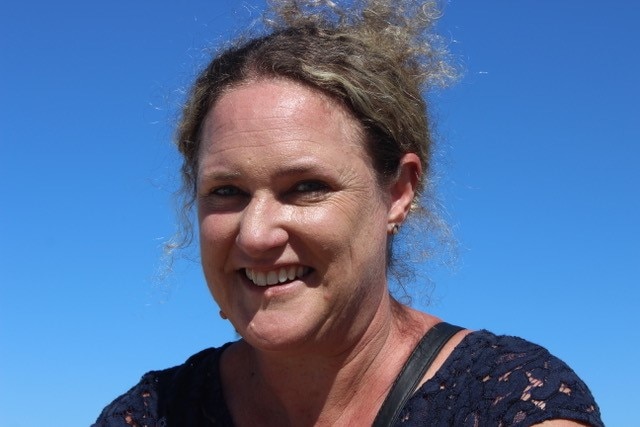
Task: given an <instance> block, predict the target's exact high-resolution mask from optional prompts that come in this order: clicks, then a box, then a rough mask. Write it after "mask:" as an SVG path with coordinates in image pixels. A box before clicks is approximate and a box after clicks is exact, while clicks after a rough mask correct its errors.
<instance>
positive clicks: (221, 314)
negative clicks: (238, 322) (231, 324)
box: [220, 310, 228, 320]
mask: <svg viewBox="0 0 640 427" xmlns="http://www.w3.org/2000/svg"><path fill="white" fill-rule="evenodd" d="M220 317H222V318H223V319H224V320H227V319H228V317H227V315H226V314H224V311H222V310H220Z"/></svg>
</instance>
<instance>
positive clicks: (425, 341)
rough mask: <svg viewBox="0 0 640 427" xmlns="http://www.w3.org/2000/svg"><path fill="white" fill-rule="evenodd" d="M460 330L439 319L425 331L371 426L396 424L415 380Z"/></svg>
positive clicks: (386, 426)
mask: <svg viewBox="0 0 640 427" xmlns="http://www.w3.org/2000/svg"><path fill="white" fill-rule="evenodd" d="M461 330H462V328H461V327H460V326H454V325H451V324H449V323H447V322H441V323H438V324H437V325H435V326H433V327H432V328H430V329H429V330H428V331H427V333H426V334H425V335H424V336H423V337H422V339H421V340H420V342H418V345H417V346H416V348H415V349H414V350H413V352H412V353H411V355H410V356H409V358H408V359H407V361H406V362H405V364H404V366H403V367H402V369H401V370H400V373H399V374H398V377H397V378H396V379H395V381H394V382H393V386H392V387H391V390H390V391H389V394H388V395H387V397H386V399H385V400H384V402H383V403H382V407H381V408H380V410H379V411H378V415H376V419H375V420H374V421H373V427H390V426H393V425H394V424H395V423H396V420H397V418H398V416H399V415H400V411H401V410H402V408H403V407H404V405H405V403H407V400H409V398H410V397H411V395H412V394H413V393H414V391H415V390H416V387H417V386H418V383H419V382H420V380H421V379H422V378H423V377H424V374H425V373H426V372H427V369H429V366H431V364H432V363H433V360H434V359H435V358H436V356H437V355H438V353H440V350H442V347H443V346H444V345H445V344H446V343H447V341H449V340H450V339H451V337H453V336H454V335H455V334H456V333H458V332H459V331H461Z"/></svg>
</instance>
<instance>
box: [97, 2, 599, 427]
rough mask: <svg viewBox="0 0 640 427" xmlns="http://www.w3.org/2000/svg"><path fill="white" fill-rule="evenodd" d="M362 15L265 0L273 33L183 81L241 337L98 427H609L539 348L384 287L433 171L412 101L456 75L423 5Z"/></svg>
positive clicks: (220, 292) (191, 184)
mask: <svg viewBox="0 0 640 427" xmlns="http://www.w3.org/2000/svg"><path fill="white" fill-rule="evenodd" d="M360 6H361V8H355V7H354V8H353V9H349V10H343V9H340V8H338V6H336V5H335V4H334V3H333V2H329V1H326V2H318V1H309V2H300V1H282V2H274V9H273V10H272V12H271V15H269V16H270V18H271V20H272V21H271V22H272V24H273V30H272V31H271V32H270V33H268V34H267V35H263V36H260V37H258V38H255V39H252V40H249V41H248V42H245V43H244V44H241V45H239V46H235V47H232V48H230V49H228V50H226V51H224V52H222V53H220V54H219V55H218V56H216V57H215V58H214V59H213V61H212V62H211V64H210V65H209V66H208V67H207V68H206V69H205V70H204V71H203V72H202V74H201V75H200V77H199V78H198V80H197V81H196V83H195V86H194V89H193V91H192V93H191V97H190V99H189V100H188V102H187V104H186V106H185V109H184V112H183V121H182V124H181V127H180V129H179V132H178V141H177V143H178V147H179V149H180V151H181V153H182V154H183V156H184V163H183V169H182V171H183V177H184V184H185V188H186V189H187V190H188V191H189V198H190V202H189V203H195V205H196V206H197V211H198V229H199V233H200V239H199V240H200V249H201V260H202V261H201V262H202V268H203V271H204V275H205V278H206V281H207V284H208V287H209V289H210V291H211V294H212V295H213V298H214V300H215V301H216V303H217V304H218V306H219V307H220V312H221V316H223V318H226V319H229V321H230V322H231V323H232V324H233V326H234V328H235V329H236V331H237V332H238V334H239V335H240V336H241V339H240V340H238V341H236V342H233V343H228V344H226V345H224V346H222V347H220V348H213V349H209V350H205V351H203V352H201V353H199V354H197V355H195V356H193V357H192V358H190V359H189V360H188V361H187V362H185V363H184V364H183V365H181V366H178V367H176V368H171V369H166V370H163V371H154V372H150V373H149V374H147V375H145V376H144V377H143V379H142V381H141V382H140V383H139V384H138V385H136V386H135V387H134V388H133V389H131V390H130V391H129V392H127V393H126V394H124V395H123V396H121V397H119V398H118V399H116V400H115V401H114V402H113V403H112V404H111V405H109V406H108V407H107V408H105V410H104V411H103V413H102V414H101V415H100V417H99V419H98V421H97V423H96V425H98V426H112V425H113V426H115V425H149V426H151V425H238V426H253V425H265V426H269V425H274V426H283V425H284V426H286V425H301V426H309V425H371V424H375V425H396V424H398V425H400V424H401V425H408V426H424V425H534V424H540V423H543V422H544V423H547V424H549V425H553V424H556V425H594V426H598V425H602V423H601V421H600V417H599V411H598V407H597V405H596V403H595V402H594V401H593V398H592V397H591V394H590V392H589V389H588V388H587V386H586V385H585V384H584V383H583V382H582V381H581V380H580V379H579V378H578V377H577V376H576V375H575V374H574V373H573V371H572V370H571V369H570V368H569V367H568V366H566V365H565V364H564V363H563V362H561V361H560V360H558V359H557V358H555V357H553V356H551V355H550V354H549V353H548V352H547V351H546V350H545V349H543V348H541V347H539V346H536V345H534V344H531V343H528V342H526V341H524V340H521V339H518V338H513V337H503V336H496V335H493V334H491V333H489V332H487V331H479V332H472V331H468V330H464V329H461V328H457V327H452V326H451V325H447V324H445V323H443V322H442V321H441V320H440V319H438V318H436V317H434V316H432V315H430V314H427V313H423V312H419V311H417V310H414V309H412V308H410V307H408V306H406V305H403V304H401V303H399V302H398V301H396V300H395V299H394V298H393V297H392V295H391V293H390V292H389V287H388V280H387V270H388V265H389V248H390V246H391V242H392V241H393V239H394V238H395V237H394V236H395V235H396V232H397V230H398V227H399V226H400V225H401V224H402V223H403V222H404V221H405V220H406V219H407V217H408V216H409V215H410V214H411V211H412V209H413V208H414V207H416V205H417V200H418V198H419V195H420V193H421V191H422V189H423V187H424V182H423V181H424V177H425V176H427V173H428V167H429V152H430V145H431V138H430V133H429V126H428V121H427V114H426V106H425V102H424V100H423V98H422V97H421V91H422V90H423V89H425V88H428V85H429V84H433V82H434V81H437V80H440V79H442V78H443V76H445V75H447V74H448V73H449V69H448V68H447V67H446V66H445V65H443V62H442V60H441V56H440V55H439V53H438V52H439V51H438V48H437V44H434V42H433V38H432V37H430V36H428V34H427V33H426V30H427V29H428V28H429V26H430V24H431V23H432V22H433V19H435V16H437V11H436V10H435V9H434V5H433V4H432V3H431V2H420V1H417V2H413V1H394V2H391V1H373V0H372V1H369V2H362V4H361V5H360ZM429 40H431V42H429ZM429 355H432V357H429Z"/></svg>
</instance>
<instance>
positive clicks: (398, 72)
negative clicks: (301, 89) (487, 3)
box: [176, 0, 454, 246]
mask: <svg viewBox="0 0 640 427" xmlns="http://www.w3.org/2000/svg"><path fill="white" fill-rule="evenodd" d="M345 3H348V4H347V5H345V6H339V5H338V4H337V3H335V2H333V1H331V0H271V1H269V5H268V8H267V10H266V12H265V14H264V23H265V32H264V33H263V34H261V35H259V36H256V37H253V38H249V39H244V40H240V41H236V42H235V43H233V44H232V45H231V46H229V47H226V48H225V49H224V50H223V51H221V52H219V53H218V54H217V55H216V56H215V57H214V58H213V60H212V61H211V62H210V64H209V65H208V66H207V67H206V68H205V69H204V70H203V71H202V72H201V73H200V75H199V76H198V78H197V79H196V81H195V84H194V85H193V87H192V89H191V92H190V95H189V96H188V99H187V101H186V103H185V105H184V107H183V111H182V119H181V121H180V124H179V126H178V129H177V135H176V144H177V147H178V149H179V151H180V153H181V154H182V156H183V163H182V168H181V172H182V179H183V187H182V192H183V196H184V198H185V200H184V204H183V207H184V211H185V212H188V211H190V209H191V207H192V206H193V204H194V202H195V197H196V190H197V189H196V182H197V170H198V167H197V166H198V153H199V146H200V133H201V129H202V125H203V122H204V120H205V117H206V115H207V113H208V112H209V110H210V109H211V108H212V106H213V105H215V103H216V102H217V100H218V99H219V98H220V96H221V95H222V94H223V93H225V91H228V90H230V89H232V88H234V87H236V86H238V85H241V84H244V83H247V82H250V81H255V80H257V79H260V78H284V79H290V80H293V81H296V82H298V83H301V84H304V85H308V86H310V87H312V88H315V89H318V90H320V91H322V92H323V93H326V94H328V95H329V96H331V97H333V98H334V99H335V100H337V101H338V102H340V103H342V104H343V105H346V106H347V107H348V109H349V110H350V111H351V112H352V113H353V115H354V117H355V118H356V119H357V120H358V121H359V122H360V123H361V124H362V126H363V128H364V130H365V140H366V144H367V150H368V153H369V155H370V156H371V158H372V160H373V165H374V167H375V169H376V173H377V176H378V178H379V181H380V183H381V184H382V183H384V182H386V181H387V180H389V179H391V178H393V177H394V176H395V174H396V173H397V168H398V165H399V161H400V159H401V158H402V156H403V155H404V154H406V153H416V154H417V155H418V156H419V158H420V160H421V163H422V168H423V171H425V172H428V171H429V166H430V157H431V147H432V135H431V130H430V126H429V122H428V117H429V115H428V114H427V105H426V102H425V100H424V98H423V96H422V93H423V91H424V90H426V89H429V88H431V87H433V86H434V85H442V84H444V83H446V82H447V81H448V80H449V79H451V78H452V77H453V75H454V72H453V69H452V67H451V66H450V65H449V63H448V61H447V60H446V59H447V55H446V51H445V49H444V47H443V44H442V43H441V42H440V39H439V38H438V37H437V36H436V35H434V34H433V33H432V32H431V31H430V30H431V29H432V27H433V24H434V22H435V21H436V20H437V19H438V18H439V16H440V13H439V10H438V8H437V2H436V1H424V0H422V1H421V0H353V1H350V2H345ZM423 188H424V182H423V177H420V181H419V183H418V188H417V193H416V198H415V200H414V204H413V206H414V207H417V206H418V202H417V200H418V198H419V197H420V195H421V193H422V191H423ZM186 221H187V225H186V226H185V230H184V231H183V235H182V238H183V239H182V241H181V242H180V243H178V246H186V245H187V244H188V243H189V242H190V240H191V238H192V234H193V231H192V227H191V224H190V223H188V220H186Z"/></svg>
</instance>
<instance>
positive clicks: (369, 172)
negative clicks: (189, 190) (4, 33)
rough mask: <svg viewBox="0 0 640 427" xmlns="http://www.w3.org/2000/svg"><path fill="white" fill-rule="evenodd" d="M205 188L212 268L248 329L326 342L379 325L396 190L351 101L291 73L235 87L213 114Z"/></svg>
mask: <svg viewBox="0 0 640 427" xmlns="http://www.w3.org/2000/svg"><path fill="white" fill-rule="evenodd" d="M197 187H198V217H199V224H200V245H201V256H202V266H203V270H204V274H205V277H206V280H207V283H208V286H209V289H210V290H211V293H212V294H213V297H214V299H215V300H216V302H217V303H218V305H219V306H220V308H221V310H222V311H223V312H224V313H225V314H226V316H228V318H229V320H230V321H231V322H232V323H233V325H234V327H235V328H236V330H237V331H238V333H239V334H240V335H242V336H243V338H244V339H245V340H247V341H248V342H249V343H250V344H252V345H253V346H255V347H258V348H262V349H266V350H279V349H292V348H301V346H302V347H304V346H308V345H311V344H313V343H316V344H317V343H323V345H324V346H325V348H326V344H327V343H328V342H334V343H335V344H336V345H339V343H341V342H343V341H344V339H345V338H346V337H348V336H349V335H351V334H354V335H355V334H359V333H361V331H362V330H363V328H366V326H367V325H369V323H370V322H371V320H372V318H373V317H374V315H375V313H376V311H377V310H378V309H379V307H380V305H381V301H382V300H383V299H384V298H387V288H386V277H385V269H386V246H387V230H388V227H389V221H390V212H391V211H392V206H393V204H394V195H393V191H391V190H389V191H385V190H383V189H381V188H380V187H379V185H378V184H377V181H376V176H375V173H374V171H373V169H372V166H371V161H370V159H369V156H368V155H367V154H366V152H365V148H364V145H363V141H362V130H361V127H360V125H359V124H358V122H357V121H356V120H354V119H353V118H352V116H351V115H350V113H349V112H348V111H347V110H346V109H345V108H343V107H342V106H341V105H338V104H337V103H336V102H334V101H332V100H331V99H329V98H328V97H326V96H323V95H321V94H319V93H318V92H316V91H314V90H311V89H309V88H307V87H305V86H302V85H300V84H297V83H294V82H291V81H286V80H270V79H265V80H259V81H256V82H251V83H247V84H245V85H243V86H240V87H236V88H234V89H232V90H230V91H229V92H227V93H226V94H224V95H223V96H222V97H221V98H220V99H219V100H218V102H217V103H216V104H215V106H214V107H213V108H212V109H211V111H210V112H209V113H208V115H207V117H206V120H205V123H204V127H203V132H202V142H201V148H200V153H199V165H198V181H197Z"/></svg>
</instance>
